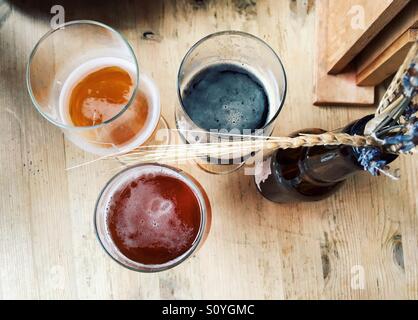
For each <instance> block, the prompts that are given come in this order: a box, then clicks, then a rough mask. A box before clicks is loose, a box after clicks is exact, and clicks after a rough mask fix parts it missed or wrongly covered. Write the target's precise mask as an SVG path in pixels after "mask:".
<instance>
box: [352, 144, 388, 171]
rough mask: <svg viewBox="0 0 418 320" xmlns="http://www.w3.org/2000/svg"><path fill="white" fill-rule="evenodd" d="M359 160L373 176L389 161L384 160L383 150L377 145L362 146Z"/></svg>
mask: <svg viewBox="0 0 418 320" xmlns="http://www.w3.org/2000/svg"><path fill="white" fill-rule="evenodd" d="M358 160H359V163H360V165H361V166H362V167H363V168H364V170H365V171H368V172H370V173H371V174H372V175H373V176H378V175H379V173H380V172H381V171H383V170H384V169H385V167H386V165H387V162H386V161H385V160H382V152H381V150H380V149H379V148H375V147H367V148H361V150H360V155H359V159H358Z"/></svg>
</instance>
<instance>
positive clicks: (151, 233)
mask: <svg viewBox="0 0 418 320" xmlns="http://www.w3.org/2000/svg"><path fill="white" fill-rule="evenodd" d="M94 223H95V229H96V234H97V237H98V239H99V241H100V243H101V245H102V246H103V248H104V249H105V251H106V252H107V253H108V254H109V256H110V257H112V258H113V259H114V260H115V261H116V262H118V263H120V264H121V265H122V266H124V267H126V268H128V269H131V270H134V271H140V272H158V271H164V270H167V269H170V268H173V267H175V266H177V265H178V264H180V263H182V262H183V261H185V260H186V259H187V258H188V257H190V256H191V255H192V254H194V253H195V252H196V250H197V249H198V248H199V247H200V246H201V245H202V244H203V242H204V240H205V239H206V237H207V235H208V233H209V229H210V224H211V208H210V204H209V200H208V197H207V195H206V193H205V191H204V189H203V188H202V186H201V185H200V184H199V183H198V182H197V181H196V180H195V179H194V178H192V177H191V176H190V175H188V174H187V173H185V172H183V171H181V170H178V169H175V168H172V167H169V166H164V165H160V164H144V165H138V166H134V167H131V168H128V169H126V170H125V171H122V172H121V173H119V174H117V175H116V176H115V177H114V178H113V179H111V180H110V181H109V183H108V184H107V185H106V186H105V188H104V189H103V191H102V193H101V194H100V196H99V199H98V201H97V204H96V210H95V217H94Z"/></svg>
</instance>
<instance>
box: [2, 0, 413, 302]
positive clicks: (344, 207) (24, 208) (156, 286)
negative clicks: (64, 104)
mask: <svg viewBox="0 0 418 320" xmlns="http://www.w3.org/2000/svg"><path fill="white" fill-rule="evenodd" d="M253 2H254V1H249V2H248V1H214V0H213V1H189V0H178V1H176V2H174V1H163V0H152V1H118V2H116V1H106V2H103V1H92V2H88V3H87V2H84V1H78V0H77V1H61V3H63V5H64V7H65V9H66V19H67V20H72V19H95V20H100V21H103V22H105V23H108V24H110V25H112V26H113V27H115V28H117V29H119V30H120V31H121V32H123V34H124V35H125V36H126V37H127V38H128V40H129V41H130V42H131V43H132V45H133V47H134V49H135V51H136V53H137V55H138V58H139V60H140V63H141V65H142V66H143V68H145V69H146V70H147V72H148V73H149V74H151V75H152V76H153V77H154V79H155V80H156V82H157V83H158V85H159V87H160V91H161V100H162V109H163V114H164V116H165V117H166V118H167V119H168V121H169V122H170V125H171V126H174V117H173V113H174V106H175V104H176V103H177V97H176V75H177V70H178V67H179V64H180V61H181V58H182V57H183V56H184V54H185V53H186V51H187V50H188V49H189V48H190V46H191V45H192V44H193V43H194V42H195V41H197V40H199V39H201V38H202V37H203V36H205V35H207V34H209V33H212V32H215V31H219V30H225V29H237V30H243V31H247V32H251V33H253V34H255V35H257V36H259V37H261V38H263V39H264V40H266V41H267V42H268V43H269V44H270V45H271V46H272V47H273V48H274V49H275V50H276V51H277V53H278V54H279V55H280V56H281V58H282V60H283V62H284V65H285V67H286V70H287V74H288V81H289V93H288V97H287V100H286V104H285V106H284V108H283V111H282V112H281V114H280V115H279V118H278V125H277V127H276V130H275V134H276V135H284V134H288V133H290V132H292V131H295V130H297V129H300V128H304V127H321V128H324V129H334V128H339V127H342V126H343V125H345V124H346V123H348V122H349V121H351V120H355V119H358V118H360V117H362V116H364V115H366V114H368V113H371V112H373V108H351V109H345V108H321V109H319V108H313V107H312V102H311V98H312V97H311V90H312V87H313V83H312V74H313V68H312V66H313V53H314V49H315V45H316V44H315V40H314V27H315V4H314V2H313V1H275V0H271V1H264V0H259V1H257V3H256V5H253V4H252V3H253ZM98 3H99V4H100V6H98V5H97V4H98ZM52 4H55V3H54V2H52V1H51V2H46V1H39V2H35V1H33V2H28V1H18V0H15V1H13V10H12V12H11V13H10V15H9V16H8V17H7V19H6V20H5V21H4V22H3V24H2V26H1V28H0V71H1V72H0V124H1V127H2V128H3V133H2V135H0V195H1V196H0V298H3V299H6V298H27V299H29V298H45V299H51V298H63V299H77V298H89V299H123V298H125V299H149V298H154V299H160V298H162V299H165V298H176V299H187V298H196V299H198V298H204V299H211V298H212V299H214V298H217V299H227V298H229V299H234V298H235V299H239V298H242V299H285V298H286V299H303V298H306V299H337V298H344V299H353V298H359V299H379V298H380V299H384V298H386V299H389V298H394V299H399V298H408V299H417V298H418V293H417V292H418V268H417V266H418V253H417V252H418V250H417V243H418V218H417V217H418V208H417V203H418V199H417V193H416V190H417V188H418V185H417V183H418V173H417V171H418V170H417V169H418V167H417V163H416V159H413V158H408V157H405V158H402V159H400V160H399V161H397V162H396V163H395V164H394V165H393V166H394V168H396V167H399V168H400V169H401V172H402V175H403V177H402V180H401V181H400V182H393V181H390V180H388V179H386V178H372V177H370V176H368V175H367V174H363V175H362V174H360V175H358V176H356V177H355V178H353V179H350V180H349V182H348V183H347V184H346V185H345V187H344V188H343V189H342V190H341V191H340V192H339V193H338V194H337V195H335V196H334V197H332V198H330V199H328V200H326V201H323V202H319V203H307V204H295V205H277V204H274V203H270V202H268V201H267V200H265V199H263V198H262V196H260V195H259V194H258V193H257V191H256V188H255V186H254V182H253V179H252V177H250V176H245V175H244V174H243V172H242V171H241V172H238V173H235V174H233V175H230V176H225V177H222V176H221V177H218V176H211V175H208V174H206V173H204V172H202V171H201V170H199V169H198V168H197V167H196V166H195V165H192V164H190V165H188V166H183V168H184V169H185V170H187V171H188V172H189V173H191V174H192V175H193V176H194V177H196V178H197V179H198V180H199V181H200V182H201V183H202V185H203V186H204V187H205V189H206V190H207V192H208V194H209V197H210V200H211V202H212V206H213V226H212V231H211V234H210V235H209V238H208V241H207V242H206V243H205V245H204V247H203V248H202V250H201V251H199V253H198V254H197V255H196V256H195V257H193V258H192V259H190V260H189V261H187V262H186V263H184V264H182V265H181V266H179V267H177V268H175V269H173V270H171V271H168V272H164V273H161V274H139V273H135V272H131V271H128V270H126V269H124V268H122V267H120V266H119V265H118V264H116V263H114V262H113V261H112V260H111V259H110V258H109V257H108V256H107V255H106V254H105V253H104V251H103V250H102V248H101V247H100V245H99V244H98V242H97V240H96V238H95V235H94V230H93V225H92V215H93V210H94V204H95V201H96V198H97V196H98V193H99V191H100V190H101V188H102V187H103V186H104V184H105V182H106V181H107V180H108V179H109V178H110V177H111V176H112V175H113V174H114V173H115V172H116V171H117V170H118V168H117V166H115V165H114V164H112V163H108V162H103V163H98V164H96V165H94V166H89V167H84V168H80V169H77V170H73V171H65V168H66V167H69V166H72V165H75V164H78V163H81V162H83V161H86V160H89V159H91V158H92V157H91V156H90V155H88V154H85V153H84V152H82V151H80V150H79V149H77V148H76V147H75V146H73V145H72V144H70V143H69V142H67V141H65V140H64V139H63V135H62V133H61V132H60V131H59V130H58V129H56V128H54V127H53V126H52V125H50V124H49V123H48V122H46V120H45V119H43V118H42V117H41V116H40V115H39V114H38V113H37V112H36V110H35V108H33V106H32V105H31V102H30V99H29V97H28V95H27V93H26V88H25V87H24V70H25V64H26V60H27V57H28V55H29V52H30V49H31V48H32V46H33V45H34V44H35V43H36V41H37V40H38V39H39V38H40V37H41V36H42V34H43V33H44V32H45V31H46V30H48V28H49V19H50V17H51V16H50V14H49V9H50V5H52ZM316 5H318V1H316ZM16 26H19V27H16ZM149 32H152V33H153V34H154V35H155V36H154V37H151V38H149V37H144V36H143V35H144V33H146V34H147V35H148V34H149ZM356 265H360V266H361V267H362V268H363V269H364V273H365V286H364V288H360V289H356V288H354V289H353V288H352V286H351V284H350V283H351V279H352V277H353V274H352V271H353V267H355V266H356Z"/></svg>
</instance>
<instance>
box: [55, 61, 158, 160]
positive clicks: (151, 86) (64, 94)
mask: <svg viewBox="0 0 418 320" xmlns="http://www.w3.org/2000/svg"><path fill="white" fill-rule="evenodd" d="M112 66H114V67H119V68H122V69H124V70H125V71H126V72H128V74H129V75H130V77H131V78H132V82H133V85H134V86H136V85H138V91H140V92H141V93H142V94H144V96H145V97H146V100H147V103H148V110H149V112H148V117H147V120H146V122H145V125H144V127H143V129H142V130H141V131H140V132H138V134H137V135H136V136H135V137H134V138H133V139H132V140H130V141H129V142H127V143H125V144H124V145H118V146H115V145H113V147H111V148H109V145H106V146H101V145H100V143H94V142H92V141H89V140H88V139H85V138H83V137H82V135H80V134H77V133H73V132H67V137H68V138H69V140H71V141H72V142H73V143H74V144H76V145H77V146H79V147H80V148H82V149H84V150H87V151H89V152H91V153H94V154H97V155H101V156H105V155H109V154H115V153H123V152H128V151H130V150H132V149H134V148H135V147H137V146H139V145H142V144H143V143H144V142H145V141H146V140H148V138H149V137H150V136H151V135H152V133H153V132H154V130H155V128H156V126H157V124H158V121H159V118H160V112H161V109H160V97H159V92H158V89H157V87H156V85H155V83H154V82H153V81H152V80H151V79H150V78H149V77H147V76H146V75H145V74H144V73H140V74H139V77H138V80H139V81H138V83H137V81H136V79H137V77H136V66H135V64H133V63H132V62H130V61H127V60H124V59H120V58H113V57H103V58H97V59H92V60H89V61H87V62H85V63H83V64H82V65H80V66H79V67H78V68H76V69H74V70H73V71H72V72H71V74H70V75H69V76H68V78H67V80H66V81H65V82H64V84H63V87H62V89H61V93H60V96H59V111H60V118H61V120H62V121H63V122H64V123H66V124H69V125H72V121H71V118H70V114H69V101H70V97H71V93H72V91H73V89H74V87H75V86H76V85H77V84H78V83H79V82H80V81H81V80H83V79H84V78H85V77H86V76H87V75H89V74H90V73H92V72H95V71H98V70H100V69H102V68H105V67H112ZM122 112H124V111H122ZM104 126H106V124H104ZM85 130H89V128H88V127H86V128H85ZM91 130H94V129H91Z"/></svg>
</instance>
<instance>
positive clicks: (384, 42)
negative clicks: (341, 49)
mask: <svg viewBox="0 0 418 320" xmlns="http://www.w3.org/2000/svg"><path fill="white" fill-rule="evenodd" d="M417 28H418V1H412V2H411V3H409V4H408V5H407V6H406V7H405V9H403V10H402V12H401V13H400V14H399V15H397V16H396V18H395V19H393V21H391V22H390V23H389V24H388V25H387V26H386V27H385V28H384V29H383V30H382V32H380V34H379V36H378V37H376V38H375V39H374V40H373V41H372V42H370V44H369V45H368V46H367V47H366V48H365V49H364V50H363V51H362V52H361V53H360V54H359V55H358V57H357V58H356V66H357V74H359V73H362V72H363V71H364V70H365V69H366V68H368V67H369V66H370V65H371V64H372V63H373V61H375V60H376V59H377V58H378V57H379V56H381V55H382V54H383V52H384V51H385V50H388V48H389V47H390V46H391V45H393V43H394V42H395V41H396V40H398V39H399V38H400V37H401V36H402V35H403V34H404V33H405V32H406V31H408V30H410V29H417Z"/></svg>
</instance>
